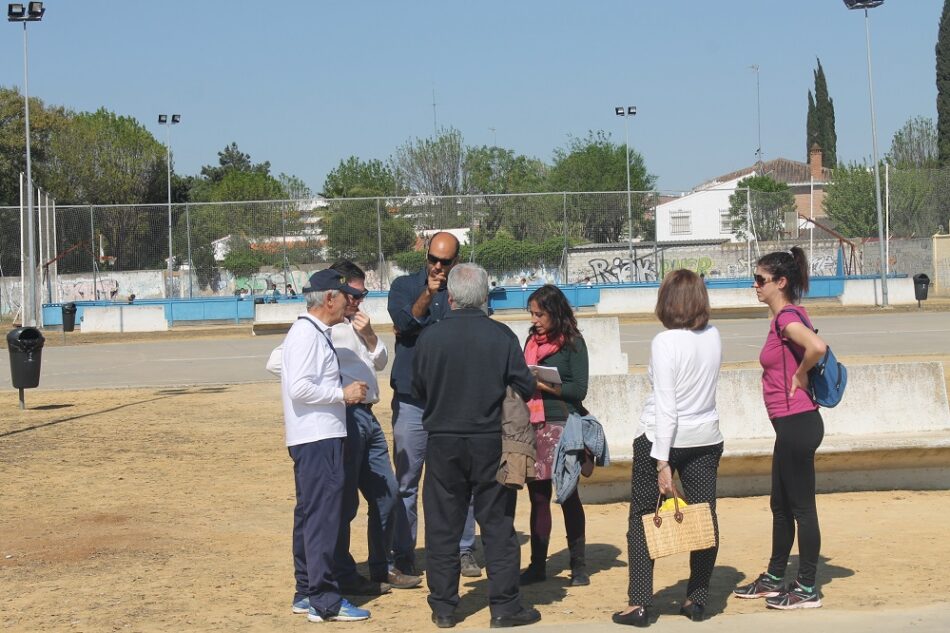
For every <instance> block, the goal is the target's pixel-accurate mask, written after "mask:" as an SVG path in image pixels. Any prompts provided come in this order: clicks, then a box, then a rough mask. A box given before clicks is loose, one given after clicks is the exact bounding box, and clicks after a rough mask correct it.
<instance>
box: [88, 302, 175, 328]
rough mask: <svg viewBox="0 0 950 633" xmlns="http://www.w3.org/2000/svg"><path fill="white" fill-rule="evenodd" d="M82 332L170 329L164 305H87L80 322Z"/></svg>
mask: <svg viewBox="0 0 950 633" xmlns="http://www.w3.org/2000/svg"><path fill="white" fill-rule="evenodd" d="M79 329H80V331H82V332H84V333H85V332H164V331H166V330H168V321H166V320H165V308H164V307H162V306H134V305H133V306H129V305H118V306H113V307H108V308H100V307H93V306H90V307H87V308H86V309H85V310H84V311H83V318H82V321H81V322H80V324H79Z"/></svg>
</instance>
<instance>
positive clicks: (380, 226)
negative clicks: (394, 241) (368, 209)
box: [376, 198, 386, 290]
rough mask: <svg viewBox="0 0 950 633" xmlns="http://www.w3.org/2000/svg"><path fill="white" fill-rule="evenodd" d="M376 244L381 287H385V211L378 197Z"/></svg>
mask: <svg viewBox="0 0 950 633" xmlns="http://www.w3.org/2000/svg"><path fill="white" fill-rule="evenodd" d="M376 246H377V249H378V250H379V264H378V265H377V268H378V269H379V270H378V271H377V272H378V274H377V276H378V277H379V289H380V290H382V289H383V268H384V267H385V266H386V258H385V256H384V255H383V212H382V199H380V198H376Z"/></svg>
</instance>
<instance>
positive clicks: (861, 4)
mask: <svg viewBox="0 0 950 633" xmlns="http://www.w3.org/2000/svg"><path fill="white" fill-rule="evenodd" d="M882 4H884V0H844V6H846V7H848V8H849V9H854V10H858V9H863V10H864V34H865V38H866V43H867V54H868V99H869V101H870V103H871V151H872V152H873V156H872V158H873V160H874V203H875V205H876V206H877V237H878V242H879V244H880V247H881V306H882V307H885V308H886V307H887V261H886V257H887V256H886V254H885V246H886V244H885V239H886V237H885V235H884V217H883V214H882V212H881V172H880V169H878V160H877V120H876V119H875V116H874V82H873V80H872V78H871V19H870V18H869V17H868V9H873V8H874V7H879V6H881V5H882Z"/></svg>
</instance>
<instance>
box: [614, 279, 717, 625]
mask: <svg viewBox="0 0 950 633" xmlns="http://www.w3.org/2000/svg"><path fill="white" fill-rule="evenodd" d="M656 315H657V317H659V319H660V321H661V322H662V323H663V325H664V327H666V328H667V329H666V331H664V332H661V333H660V334H657V335H656V337H654V339H653V343H652V345H651V348H650V366H649V377H650V383H651V385H652V386H653V390H652V392H651V393H650V396H649V397H648V398H647V402H646V405H645V406H644V409H643V414H642V415H641V417H640V429H639V433H638V434H637V437H636V439H635V440H634V442H633V475H632V482H631V501H630V519H629V528H628V531H627V549H628V551H627V556H628V561H629V567H628V570H629V575H630V580H629V585H628V590H627V594H628V607H627V608H626V609H624V610H623V611H619V612H617V613H615V614H614V616H613V620H614V622H616V623H618V624H630V625H633V626H640V627H644V626H649V624H650V619H651V614H650V608H651V607H652V606H653V560H652V559H651V558H650V554H649V552H648V551H647V544H646V536H645V535H644V532H643V523H642V521H641V517H642V516H643V515H644V514H652V513H653V512H654V511H655V510H656V503H657V497H658V496H659V494H660V493H662V494H663V495H665V496H667V497H670V496H672V495H673V494H675V489H674V487H673V472H674V471H675V472H677V473H679V478H680V483H681V484H682V486H683V493H684V495H685V497H686V501H687V502H688V503H703V502H708V503H709V505H710V507H711V508H712V517H713V525H714V526H715V528H716V544H717V545H716V546H715V547H711V548H709V549H705V550H698V551H694V552H692V553H691V554H690V559H689V567H690V574H689V584H688V586H687V589H686V599H685V601H684V602H683V605H682V607H681V608H680V613H681V614H682V615H684V616H686V617H688V618H689V619H691V620H693V621H697V622H698V621H701V620H702V619H703V617H704V605H705V603H706V599H707V597H708V594H709V579H710V577H711V576H712V570H713V566H714V565H715V563H716V554H717V553H718V551H719V547H718V543H719V526H718V522H717V520H716V473H717V470H718V468H719V458H720V457H721V456H722V447H723V441H722V433H720V432H719V413H718V411H717V410H716V386H717V383H718V382H719V368H720V366H721V365H722V342H721V340H720V337H719V331H718V330H717V329H716V328H715V327H713V326H711V325H709V296H708V294H707V293H706V286H705V284H704V283H703V280H702V279H700V277H699V276H698V275H697V274H696V273H694V272H692V271H689V270H674V271H672V272H671V273H669V274H668V275H667V276H666V278H665V279H664V280H663V283H662V284H661V285H660V291H659V294H658V296H657V304H656Z"/></svg>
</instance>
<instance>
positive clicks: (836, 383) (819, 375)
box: [775, 308, 848, 409]
mask: <svg viewBox="0 0 950 633" xmlns="http://www.w3.org/2000/svg"><path fill="white" fill-rule="evenodd" d="M782 312H793V313H794V314H795V316H797V317H798V318H799V320H800V321H801V322H802V323H804V324H805V327H807V328H809V329H810V330H812V331H813V332H814V333H815V334H817V333H818V330H816V329H815V328H814V327H812V324H811V323H809V322H808V321H807V320H806V319H805V317H803V316H802V315H801V313H800V312H799V311H798V310H793V309H791V308H786V309H785V310H781V311H780V312H779V313H778V314H776V315H775V333H776V334H777V335H778V338H779V340H780V341H782V343H783V344H784V343H785V341H786V339H785V338H784V337H783V336H782V333H781V332H780V331H779V327H778V317H779V315H780V314H782ZM788 349H789V351H791V352H792V355H793V356H794V357H795V359H796V360H797V361H798V362H799V363H801V362H802V359H801V358H799V357H798V355H797V354H796V353H795V350H794V348H793V347H792V346H791V345H789V348H788ZM847 385H848V368H847V367H845V366H844V365H842V364H841V363H840V362H839V361H838V359H837V358H836V357H835V354H834V352H832V351H831V347H830V346H828V348H827V349H826V350H825V355H824V356H823V357H822V359H821V360H819V361H818V362H817V363H816V364H815V366H814V367H812V368H811V369H810V370H808V392H809V394H810V395H811V399H812V400H814V401H815V404H817V405H819V406H822V407H826V408H829V409H830V408H832V407H835V406H837V405H838V403H839V402H841V398H842V397H843V396H844V388H845V387H846V386H847Z"/></svg>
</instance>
